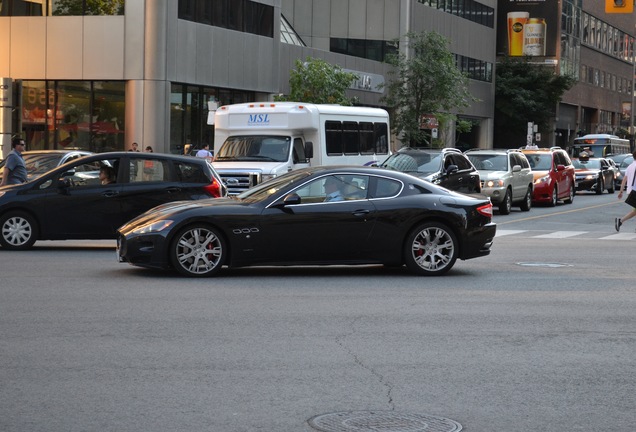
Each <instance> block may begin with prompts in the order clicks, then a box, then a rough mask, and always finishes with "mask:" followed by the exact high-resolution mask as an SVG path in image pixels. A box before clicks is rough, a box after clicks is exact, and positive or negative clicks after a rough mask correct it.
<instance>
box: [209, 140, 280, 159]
mask: <svg viewBox="0 0 636 432" xmlns="http://www.w3.org/2000/svg"><path fill="white" fill-rule="evenodd" d="M290 143H291V138H290V137H288V136H264V135H260V136H259V135H255V136H251V135H250V136H233V137H229V138H228V139H227V140H225V142H224V143H223V145H222V146H221V148H220V149H219V151H218V154H217V155H216V157H215V160H224V161H265V162H286V161H287V160H289V147H290Z"/></svg>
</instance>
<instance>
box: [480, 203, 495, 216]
mask: <svg viewBox="0 0 636 432" xmlns="http://www.w3.org/2000/svg"><path fill="white" fill-rule="evenodd" d="M477 212H479V214H481V215H483V216H486V217H488V218H491V219H492V204H491V203H488V204H485V205H483V206H479V207H477Z"/></svg>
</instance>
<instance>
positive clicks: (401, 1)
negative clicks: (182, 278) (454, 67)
mask: <svg viewBox="0 0 636 432" xmlns="http://www.w3.org/2000/svg"><path fill="white" fill-rule="evenodd" d="M103 3H104V4H103V5H102V6H103V7H100V6H99V2H88V3H87V2H85V1H82V0H77V1H76V2H73V1H69V0H65V1H56V0H48V1H27V0H0V78H2V98H1V99H2V103H3V105H2V108H1V110H2V114H1V117H0V121H1V123H0V124H1V125H2V126H0V127H1V128H2V137H1V138H0V139H2V150H3V153H4V154H6V153H7V152H8V150H9V149H10V144H9V142H10V136H11V134H14V135H15V134H21V135H22V136H23V137H25V138H26V139H27V143H28V148H29V149H63V148H69V149H70V148H81V149H86V150H91V151H98V152H101V151H108V150H121V149H127V148H129V147H130V144H131V143H132V142H139V143H140V144H141V147H143V146H145V145H152V146H153V147H154V149H155V150H156V151H162V152H172V153H180V152H182V151H183V148H184V146H185V145H186V144H191V145H192V146H194V147H198V146H201V145H202V144H203V143H209V144H210V145H213V142H212V140H213V139H214V133H213V126H212V125H209V124H207V119H208V114H209V111H208V109H209V107H210V105H209V104H208V102H216V103H218V104H220V105H224V104H230V103H239V102H247V101H268V100H272V98H273V96H274V95H276V94H281V93H287V92H288V91H289V83H288V81H289V74H290V71H291V70H292V69H293V68H294V67H295V61H296V60H297V59H305V58H307V57H315V58H322V59H325V60H327V61H328V62H330V63H332V64H337V65H340V66H341V67H343V68H344V69H346V70H349V71H354V72H356V73H358V74H359V76H360V80H359V81H358V82H356V83H355V84H354V85H353V86H352V88H351V89H350V90H349V95H350V96H355V97H356V98H357V99H358V101H359V103H360V104H361V105H369V106H383V103H382V100H381V98H382V95H383V90H382V89H379V88H378V87H377V85H378V84H380V83H382V82H385V80H386V79H387V78H388V77H387V71H388V66H387V65H386V64H385V63H383V60H384V56H385V55H386V53H387V52H388V51H389V50H390V49H395V45H394V44H393V43H392V42H393V40H395V39H397V38H399V37H400V36H401V35H403V34H405V33H406V32H408V31H420V30H428V31H431V30H434V31H436V32H438V33H440V34H442V35H443V36H445V37H446V38H448V39H449V41H450V46H449V48H450V50H451V51H452V52H453V54H454V55H455V57H456V59H457V64H458V66H459V67H460V68H461V69H462V70H464V71H465V72H466V73H468V74H469V75H470V76H471V80H470V91H471V93H472V94H473V95H474V96H475V97H476V98H477V99H478V101H477V102H475V103H473V104H472V105H471V106H470V107H468V108H466V109H464V110H463V112H461V113H460V112H458V113H456V114H458V115H459V116H460V117H462V118H465V119H469V120H471V121H472V122H473V124H474V127H473V130H472V131H471V133H469V134H466V135H462V136H454V135H453V133H452V132H453V131H452V130H451V131H450V134H448V136H449V137H450V138H449V143H448V145H454V144H455V143H457V142H462V145H464V146H466V147H488V146H489V145H491V143H492V118H493V110H494V63H495V58H496V56H495V24H494V20H495V11H496V0H481V1H479V2H478V1H474V0H465V1H463V2H446V3H447V5H445V4H444V3H443V2H439V4H438V2H437V1H431V0H418V1H416V0H210V1H196V0H179V1H169V0H127V1H125V3H124V1H123V0H120V1H110V2H103ZM69 4H71V5H74V6H76V7H74V8H69ZM96 4H97V5H98V6H95V5H96ZM95 8H97V9H95ZM451 129H452V128H451ZM399 145H400V144H399V143H398V142H394V143H392V146H393V147H394V148H397V147H399Z"/></svg>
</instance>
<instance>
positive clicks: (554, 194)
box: [550, 185, 559, 207]
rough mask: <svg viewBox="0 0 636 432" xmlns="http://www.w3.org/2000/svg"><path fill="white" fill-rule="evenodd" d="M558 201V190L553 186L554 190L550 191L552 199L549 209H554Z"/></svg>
mask: <svg viewBox="0 0 636 432" xmlns="http://www.w3.org/2000/svg"><path fill="white" fill-rule="evenodd" d="M558 200H559V190H558V189H557V187H556V185H554V189H552V198H551V199H550V207H554V206H555V205H557V201H558Z"/></svg>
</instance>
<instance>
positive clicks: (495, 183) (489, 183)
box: [485, 179, 504, 188]
mask: <svg viewBox="0 0 636 432" xmlns="http://www.w3.org/2000/svg"><path fill="white" fill-rule="evenodd" d="M485 186H486V187H489V188H492V187H503V186H504V181H503V180H500V179H499V180H488V181H486V184H485Z"/></svg>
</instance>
